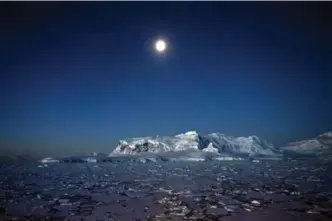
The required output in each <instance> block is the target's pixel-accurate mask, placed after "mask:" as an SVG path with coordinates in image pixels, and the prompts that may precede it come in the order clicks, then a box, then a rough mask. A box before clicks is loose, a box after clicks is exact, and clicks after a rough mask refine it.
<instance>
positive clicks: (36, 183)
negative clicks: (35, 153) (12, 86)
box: [0, 159, 332, 221]
mask: <svg viewBox="0 0 332 221" xmlns="http://www.w3.org/2000/svg"><path fill="white" fill-rule="evenodd" d="M331 171H332V169H331V166H330V165H328V164H322V163H320V162H317V161H313V160H303V159H302V160H301V159H298V160H276V159H259V160H245V159H244V160H229V159H228V160H212V161H166V162H165V161H158V160H154V161H152V160H148V161H137V160H136V161H130V160H119V161H113V162H104V163H54V164H39V163H26V164H4V165H1V168H0V173H1V178H0V184H1V185H0V187H1V194H0V205H1V206H0V220H3V221H6V220H93V221H97V220H98V221H101V220H103V221H104V220H108V221H109V220H116V221H121V220H124V221H130V220H150V221H151V220H225V221H226V220H229V221H231V220H241V221H242V220H253V221H259V220H269V221H273V220H301V221H306V220H308V221H309V220H332V176H331V174H332V173H331Z"/></svg>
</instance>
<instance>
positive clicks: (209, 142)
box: [110, 131, 276, 156]
mask: <svg viewBox="0 0 332 221" xmlns="http://www.w3.org/2000/svg"><path fill="white" fill-rule="evenodd" d="M186 150H196V151H201V152H208V153H214V154H240V155H249V156H254V155H274V154H275V153H276V150H275V149H274V147H273V145H272V144H271V143H267V142H266V141H262V140H260V139H259V138H258V137H257V136H249V137H232V136H226V135H224V134H221V133H212V134H207V135H200V134H198V133H197V132H196V131H189V132H186V133H182V134H178V135H175V136H156V137H138V138H131V139H127V140H120V142H119V145H118V146H117V147H116V148H115V150H114V151H113V152H112V153H111V154H110V156H114V155H123V154H129V155H135V154H139V153H146V152H148V153H161V152H178V151H186Z"/></svg>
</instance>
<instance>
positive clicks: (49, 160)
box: [40, 157, 60, 163]
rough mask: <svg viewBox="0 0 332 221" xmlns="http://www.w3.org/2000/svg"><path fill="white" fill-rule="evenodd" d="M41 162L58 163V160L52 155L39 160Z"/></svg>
mask: <svg viewBox="0 0 332 221" xmlns="http://www.w3.org/2000/svg"><path fill="white" fill-rule="evenodd" d="M40 162H41V163H59V162H60V161H59V160H57V159H54V158H52V157H46V158H44V159H41V160H40Z"/></svg>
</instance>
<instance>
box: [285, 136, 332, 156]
mask: <svg viewBox="0 0 332 221" xmlns="http://www.w3.org/2000/svg"><path fill="white" fill-rule="evenodd" d="M281 150H283V151H284V152H293V153H298V154H318V153H322V152H326V151H332V132H327V133H324V134H320V135H318V136H316V137H314V138H312V139H308V140H301V141H296V142H291V143H288V144H286V145H285V146H283V147H281Z"/></svg>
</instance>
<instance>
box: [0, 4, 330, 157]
mask: <svg viewBox="0 0 332 221" xmlns="http://www.w3.org/2000/svg"><path fill="white" fill-rule="evenodd" d="M331 6H332V4H331V3H330V2H311V3H309V2H293V3H291V4H290V3H285V2H278V3H277V2H256V3H255V2H214V3H212V2H205V3H199V2H191V3H190V2H167V3H162V2H146V3H138V2H121V3H116V2H99V3H97V2H80V3H79V2H75V3H70V2H57V3H46V2H44V3H41V2H30V3H27V2H26V3H22V2H21V3H18V2H16V3H14V2H12V3H3V2H2V3H0V8H1V9H0V10H1V13H0V17H1V20H0V22H1V23H0V30H1V31H0V33H1V35H0V40H1V41H0V49H1V50H0V53H1V54H0V56H1V59H0V73H1V77H2V80H1V82H0V84H1V85H0V87H1V101H2V105H1V109H0V114H1V115H0V116H1V125H0V138H1V152H2V153H23V152H24V153H26V152H29V153H30V154H31V153H34V154H45V153H46V154H71V153H74V152H77V153H78V152H86V151H92V150H101V151H111V149H112V148H114V145H115V144H116V142H117V140H118V139H122V138H126V137H132V136H145V135H156V134H164V135H172V134H176V133H179V132H184V131H187V130H197V131H199V132H203V133H206V132H216V131H218V132H223V133H226V134H229V135H235V136H238V135H253V134H255V135H258V136H261V137H263V138H265V139H268V140H270V141H272V142H274V143H276V144H277V145H279V144H282V143H284V142H287V141H291V140H297V139H303V138H307V137H310V136H314V135H316V134H317V133H320V132H324V131H327V130H331V129H332V115H331V113H332V98H331V95H332V87H331V85H332V68H331V61H332V53H331V52H332V43H331V39H332V25H331V24H332V16H331V13H329V12H330V11H331ZM158 36H163V37H165V38H166V39H168V41H169V42H170V44H171V45H170V47H171V48H170V50H169V52H168V54H167V56H165V57H160V56H156V54H155V53H154V52H153V50H152V42H153V40H154V39H155V38H156V37H158Z"/></svg>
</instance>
